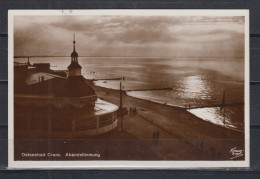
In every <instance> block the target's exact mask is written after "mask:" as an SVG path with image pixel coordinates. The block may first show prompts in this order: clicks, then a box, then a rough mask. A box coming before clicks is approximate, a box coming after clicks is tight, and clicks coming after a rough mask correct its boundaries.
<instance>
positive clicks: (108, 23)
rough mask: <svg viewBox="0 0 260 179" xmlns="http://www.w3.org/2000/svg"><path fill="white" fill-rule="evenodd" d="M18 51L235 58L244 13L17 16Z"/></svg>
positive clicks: (239, 53)
mask: <svg viewBox="0 0 260 179" xmlns="http://www.w3.org/2000/svg"><path fill="white" fill-rule="evenodd" d="M14 23H15V26H14V30H15V31H14V47H15V49H14V50H15V55H69V54H70V53H71V50H72V34H73V33H76V41H77V43H76V48H77V51H78V52H79V54H80V55H92V56H149V57H151V56H156V57H158V56H161V57H181V56H183V57H184V56H186V57H187V56H188V57H192V56H193V57H203V56H206V57H209V56H214V57H215V56H226V57H235V56H239V57H240V56H243V54H244V18H243V17H205V16H204V17H203V16H197V17H185V16H181V17H171V16H166V17H165V16H164V17H162V16H149V17H148V16H35V17H31V16H30V17H28V16H27V17H26V16H18V17H16V18H15V22H14Z"/></svg>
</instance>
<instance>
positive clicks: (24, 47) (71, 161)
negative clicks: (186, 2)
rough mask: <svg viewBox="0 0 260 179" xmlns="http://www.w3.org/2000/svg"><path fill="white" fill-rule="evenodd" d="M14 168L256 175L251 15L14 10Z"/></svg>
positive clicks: (11, 121) (11, 151)
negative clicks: (208, 170) (246, 170)
mask: <svg viewBox="0 0 260 179" xmlns="http://www.w3.org/2000/svg"><path fill="white" fill-rule="evenodd" d="M8 21H9V24H8V25H9V29H8V31H9V35H8V42H9V46H8V48H9V49H8V50H9V56H8V62H9V63H8V65H9V82H8V85H9V101H8V104H9V115H8V117H9V154H8V155H9V156H8V159H9V167H10V168H43V167H48V168H74V169H75V168H76V169H77V168H79V169H80V168H86V169H120V168H122V169H133V168H136V169H143V168H145V169H173V168H196V167H249V11H248V10H72V11H71V10H66V11H64V10H10V11H9V17H8Z"/></svg>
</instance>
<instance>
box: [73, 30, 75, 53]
mask: <svg viewBox="0 0 260 179" xmlns="http://www.w3.org/2000/svg"><path fill="white" fill-rule="evenodd" d="M73 38H74V39H73V44H74V46H73V50H74V51H75V43H76V41H75V34H73Z"/></svg>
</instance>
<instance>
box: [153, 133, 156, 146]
mask: <svg viewBox="0 0 260 179" xmlns="http://www.w3.org/2000/svg"><path fill="white" fill-rule="evenodd" d="M155 139H156V133H155V131H153V143H155Z"/></svg>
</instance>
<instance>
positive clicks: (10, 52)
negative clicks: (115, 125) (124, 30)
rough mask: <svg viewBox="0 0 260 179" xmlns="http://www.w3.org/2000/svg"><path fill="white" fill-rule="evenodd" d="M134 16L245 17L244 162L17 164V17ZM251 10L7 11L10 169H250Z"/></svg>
mask: <svg viewBox="0 0 260 179" xmlns="http://www.w3.org/2000/svg"><path fill="white" fill-rule="evenodd" d="M19 15H25V16H36V15H42V16H50V15H58V16H64V15H70V16H77V15H95V16H102V15H131V16H152V15H156V16H245V125H244V126H245V161H116V160H115V161H14V146H13V142H14V141H13V137H14V133H13V132H14V131H13V127H14V126H13V117H14V116H13V56H14V44H13V33H14V16H19ZM249 134H250V131H249V10H201V9H200V10H198V9H196V10H9V11H8V167H9V168H10V169H11V168H23V169H25V168H27V169H28V168H34V169H36V168H37V169H46V168H48V169H57V168H59V169H174V168H175V169H177V168H183V169H187V168H189V169H190V168H213V167H214V168H218V167H249V151H250V150H249V140H250V138H249Z"/></svg>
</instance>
